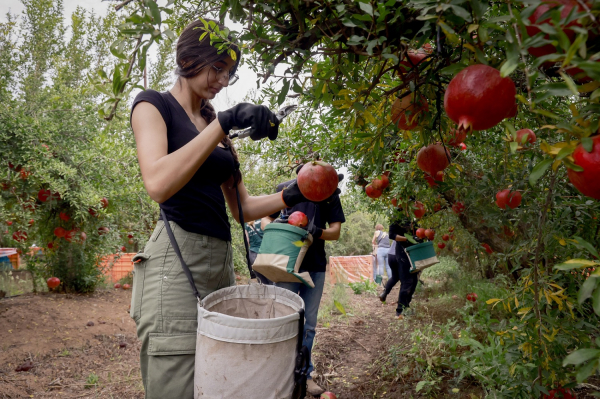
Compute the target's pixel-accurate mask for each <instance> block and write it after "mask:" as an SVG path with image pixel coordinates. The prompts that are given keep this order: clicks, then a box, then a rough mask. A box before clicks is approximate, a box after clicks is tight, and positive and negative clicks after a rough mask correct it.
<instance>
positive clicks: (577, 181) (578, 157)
mask: <svg viewBox="0 0 600 399" xmlns="http://www.w3.org/2000/svg"><path fill="white" fill-rule="evenodd" d="M572 156H573V160H574V163H575V165H577V166H580V167H582V168H583V171H581V172H577V171H575V170H573V169H569V168H567V174H568V176H569V180H570V181H571V183H572V184H573V185H574V186H575V188H576V189H577V190H579V192H581V194H583V195H587V196H588V197H591V198H595V199H600V179H599V178H598V176H600V136H594V137H592V151H591V152H587V151H586V150H585V149H584V148H583V146H582V145H581V144H579V145H578V146H577V148H575V151H574V152H573V154H572Z"/></svg>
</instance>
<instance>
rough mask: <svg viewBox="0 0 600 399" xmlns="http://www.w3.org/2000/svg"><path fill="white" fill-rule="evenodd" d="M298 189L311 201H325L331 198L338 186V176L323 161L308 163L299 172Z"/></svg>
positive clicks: (331, 167)
mask: <svg viewBox="0 0 600 399" xmlns="http://www.w3.org/2000/svg"><path fill="white" fill-rule="evenodd" d="M297 180H298V188H299V189H300V192H301V193H302V195H304V196H305V197H306V199H308V200H309V201H316V202H319V201H323V200H326V199H327V198H329V197H331V196H332V195H333V193H334V192H335V190H336V189H337V186H338V182H339V179H338V175H337V172H336V171H335V169H334V168H333V166H331V165H329V164H328V163H327V162H323V161H312V162H309V163H307V164H306V165H304V166H303V167H302V169H300V172H298V179H297Z"/></svg>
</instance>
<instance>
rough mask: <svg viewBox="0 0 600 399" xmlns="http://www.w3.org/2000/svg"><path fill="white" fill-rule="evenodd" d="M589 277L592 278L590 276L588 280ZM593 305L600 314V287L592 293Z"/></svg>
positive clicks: (599, 314)
mask: <svg viewBox="0 0 600 399" xmlns="http://www.w3.org/2000/svg"><path fill="white" fill-rule="evenodd" d="M589 279H590V278H588V280H589ZM586 281H587V280H586ZM592 305H593V307H594V312H595V313H596V314H597V315H598V316H600V288H597V289H596V291H594V294H593V295H592Z"/></svg>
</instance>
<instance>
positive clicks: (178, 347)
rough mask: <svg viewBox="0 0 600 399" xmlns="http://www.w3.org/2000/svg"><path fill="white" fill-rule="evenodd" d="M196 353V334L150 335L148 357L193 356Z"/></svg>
mask: <svg viewBox="0 0 600 399" xmlns="http://www.w3.org/2000/svg"><path fill="white" fill-rule="evenodd" d="M195 353H196V333H195V332H192V333H177V334H163V333H150V340H149V343H148V355H149V356H172V355H193V354H195Z"/></svg>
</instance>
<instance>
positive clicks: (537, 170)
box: [529, 158, 553, 187]
mask: <svg viewBox="0 0 600 399" xmlns="http://www.w3.org/2000/svg"><path fill="white" fill-rule="evenodd" d="M552 162H553V159H552V158H546V159H544V160H543V161H542V162H540V163H538V164H537V165H535V167H534V168H533V170H532V171H531V174H530V175H529V184H530V185H531V186H532V187H533V186H534V185H535V183H536V182H537V181H538V180H539V179H540V178H541V177H542V176H543V175H544V173H546V171H547V170H548V168H549V167H550V165H552Z"/></svg>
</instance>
